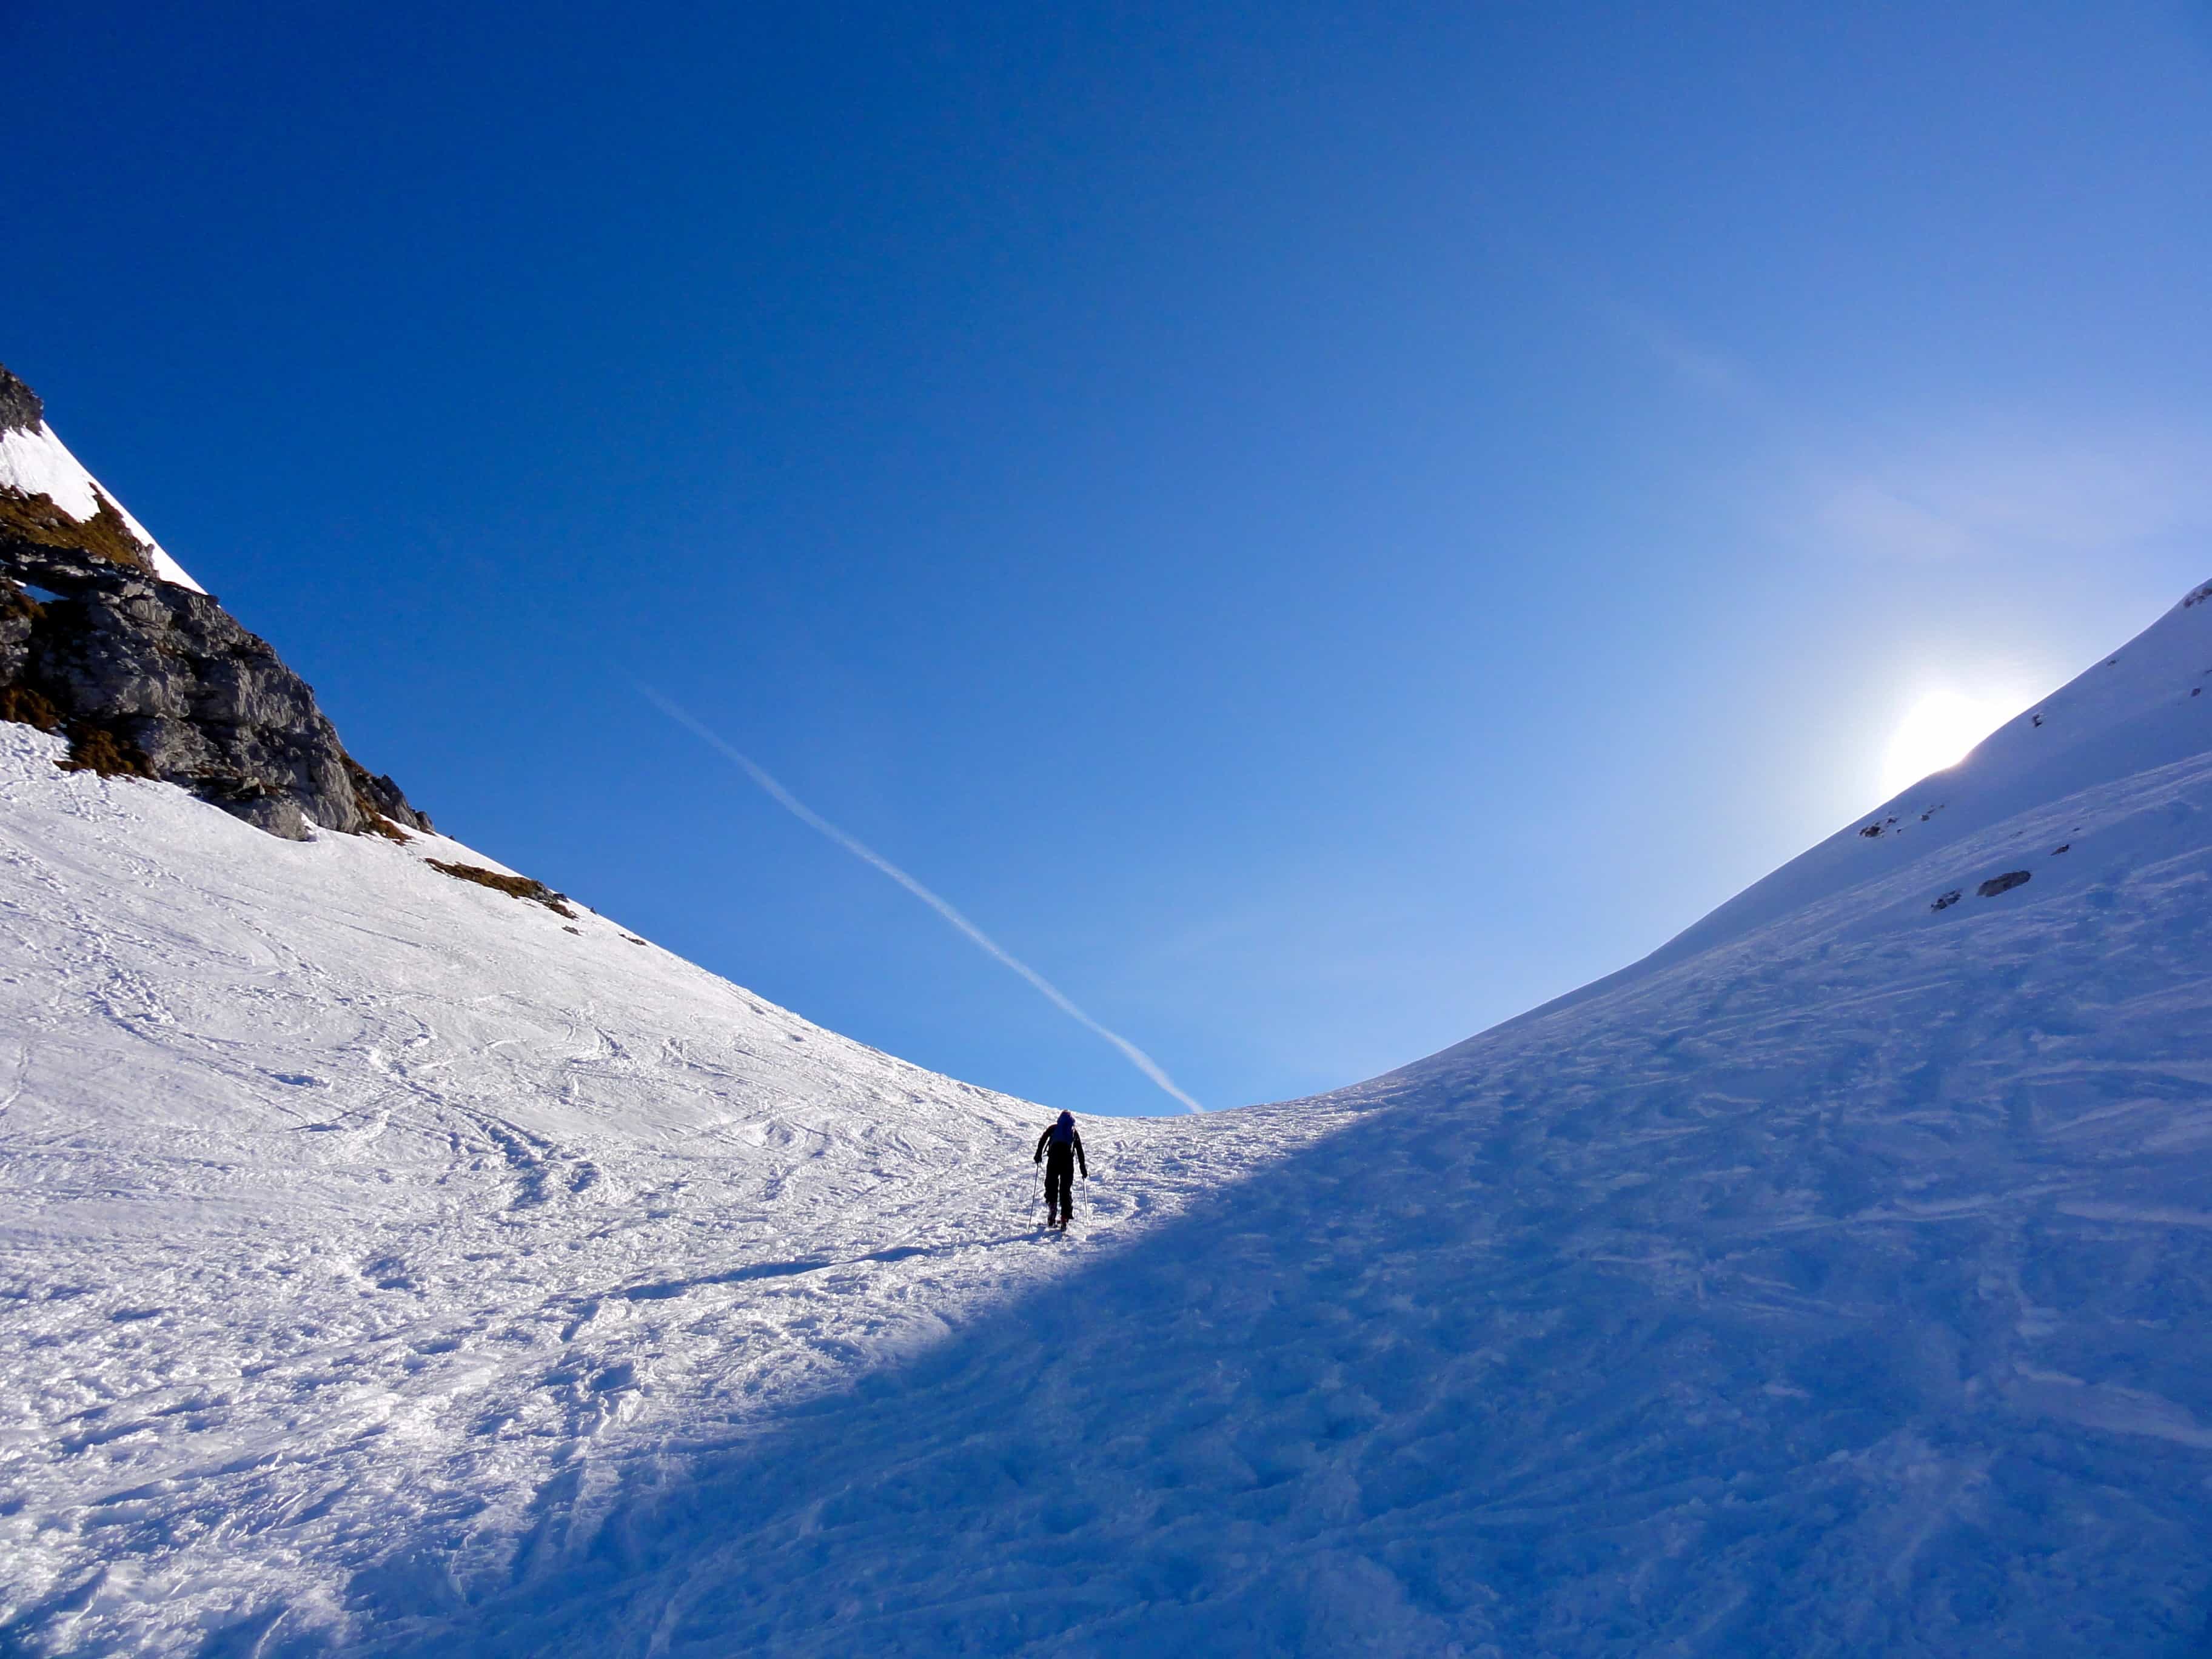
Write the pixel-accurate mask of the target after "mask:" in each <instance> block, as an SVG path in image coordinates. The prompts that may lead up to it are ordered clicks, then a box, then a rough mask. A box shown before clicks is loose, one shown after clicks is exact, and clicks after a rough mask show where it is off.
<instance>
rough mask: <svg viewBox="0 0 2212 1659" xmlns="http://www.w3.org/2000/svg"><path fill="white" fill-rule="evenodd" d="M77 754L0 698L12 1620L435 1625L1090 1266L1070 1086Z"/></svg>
mask: <svg viewBox="0 0 2212 1659" xmlns="http://www.w3.org/2000/svg"><path fill="white" fill-rule="evenodd" d="M61 753H62V748H61V745H60V743H59V740H58V739H57V738H48V737H46V736H44V735H42V734H40V733H39V732H33V731H32V730H30V729H29V728H28V727H25V726H9V725H0V870H4V872H5V874H4V879H0V1194H4V1208H0V1491H4V1492H7V1494H8V1500H7V1502H6V1504H4V1506H0V1632H4V1634H0V1645H3V1644H4V1642H5V1640H6V1639H8V1638H13V1639H14V1640H15V1642H16V1643H17V1644H19V1645H21V1646H22V1647H24V1648H25V1649H27V1650H30V1651H38V1652H46V1651H52V1652H72V1653H76V1652H118V1653H119V1652H131V1653H155V1652H178V1653H190V1652H195V1651H197V1650H198V1649H199V1646H200V1644H201V1643H202V1642H204V1641H205V1640H207V1639H209V1638H210V1632H216V1631H220V1630H222V1629H225V1628H227V1627H228V1626H230V1625H231V1624H232V1623H233V1622H234V1621H236V1620H245V1621H246V1624H247V1625H248V1626H252V1624H253V1623H254V1621H255V1620H264V1621H265V1620H267V1619H269V1618H270V1617H272V1616H274V1615H276V1614H278V1613H281V1614H282V1615H283V1631H284V1632H285V1634H286V1637H287V1638H288V1639H302V1640H306V1639H310V1638H312V1639H314V1640H317V1641H319V1640H320V1639H321V1638H323V1637H324V1636H325V1635H333V1634H338V1633H342V1632H346V1631H349V1630H357V1629H359V1628H361V1627H362V1625H363V1623H364V1620H363V1618H362V1609H364V1608H365V1609H366V1610H367V1614H368V1617H367V1620H366V1623H367V1625H368V1626H370V1627H374V1624H375V1623H376V1615H377V1614H378V1613H379V1612H380V1611H389V1610H391V1609H393V1608H404V1609H405V1610H407V1611H408V1612H409V1613H420V1612H422V1611H423V1610H424V1609H425V1608H428V1607H437V1606H440V1605H441V1604H442V1601H443V1599H444V1598H449V1597H450V1595H451V1594H452V1591H451V1589H450V1587H451V1586H453V1585H470V1586H472V1587H473V1586H480V1585H481V1584H482V1583H484V1582H487V1581H489V1582H504V1580H505V1578H506V1577H507V1575H509V1574H511V1573H513V1572H514V1571H518V1570H519V1569H518V1565H517V1564H518V1562H528V1561H532V1560H537V1561H541V1562H543V1561H550V1560H553V1559H557V1558H558V1556H559V1554H560V1552H561V1549H562V1546H563V1545H564V1544H565V1543H566V1542H567V1541H570V1540H571V1539H572V1538H573V1537H574V1536H578V1535H580V1534H582V1532H583V1531H584V1530H585V1529H586V1522H588V1521H589V1519H590V1518H591V1517H592V1516H593V1515H594V1514H595V1513H596V1512H597V1509H598V1506H599V1504H600V1503H601V1501H602V1499H603V1498H604V1496H605V1489H606V1488H607V1487H608V1486H611V1485H617V1484H619V1481H618V1480H617V1477H616V1476H614V1475H612V1474H609V1473H608V1472H607V1471H608V1470H610V1469H613V1468H631V1467H632V1466H633V1465H641V1466H643V1467H646V1468H658V1467H659V1464H660V1463H661V1462H664V1461H665V1460H666V1459H667V1458H669V1457H671V1456H672V1455H674V1453H675V1449H677V1448H680V1447H682V1446H684V1445H688V1444H690V1443H693V1442H696V1441H697V1440H700V1439H702V1438H705V1439H713V1438H716V1437H725V1436H726V1435H727V1434H729V1433H730V1432H732V1425H735V1424H741V1423H743V1422H744V1421H746V1420H748V1418H749V1416H750V1414H752V1413H756V1412H757V1409H758V1407H759V1406H760V1404H761V1402H762V1401H764V1400H769V1399H773V1400H775V1401H779V1402H782V1403H786V1404H788V1403H790V1402H792V1401H803V1400H805V1399H806V1398H808V1397H809V1396H810V1391H813V1390H818V1389H820V1388H821V1387H822V1386H823V1385H825V1384H826V1383H829V1382H830V1381H831V1380H833V1379H836V1378H837V1377H840V1376H843V1375H845V1374H847V1373H848V1372H849V1371H851V1370H853V1369H854V1367H856V1366H863V1365H866V1364H882V1363H886V1362H888V1361H890V1360H891V1359H892V1358H895V1357H896V1355H898V1354H900V1353H902V1352H906V1351H908V1350H910V1349H913V1348H915V1347H917V1346H920V1345H921V1344H923V1343H925V1342H926V1341H927V1340H931V1339H933V1338H935V1337H938V1336H940V1335H941V1334H943V1333H944V1332H945V1330H946V1329H947V1328H948V1325H947V1322H948V1321H952V1320H957V1319H958V1318H959V1317H960V1316H961V1315H962V1311H963V1309H966V1308H968V1307H969V1306H971V1305H974V1304H978V1303H981V1302H988V1301H991V1300H993V1299H994V1298H1003V1297H1004V1296H1006V1294H1007V1293H1008V1292H1009V1291H1011V1290H1012V1288H1014V1287H1015V1286H1017V1285H1020V1284H1023V1283H1025V1282H1027V1280H1028V1278H1029V1277H1030V1276H1031V1275H1034V1274H1035V1273H1038V1272H1041V1271H1048V1270H1049V1268H1050V1267H1052V1265H1053V1262H1054V1260H1055V1259H1056V1251H1055V1250H1054V1247H1053V1246H1049V1245H1047V1246H1039V1245H1038V1244H1037V1243H1036V1241H1035V1239H1034V1228H1033V1221H1034V1217H1033V1214H1032V1212H1031V1208H1030V1205H1031V1200H1033V1198H1034V1196H1035V1194H1034V1193H1033V1191H1032V1187H1033V1184H1034V1183H1033V1182H1032V1181H1031V1179H1030V1176H1031V1174H1032V1171H1031V1169H1030V1164H1029V1163H1028V1160H1027V1157H1026V1142H1027V1139H1028V1138H1029V1137H1030V1135H1032V1134H1033V1133H1035V1132H1036V1130H1037V1129H1038V1128H1040V1127H1042V1124H1043V1122H1045V1121H1049V1120H1048V1117H1047V1116H1046V1115H1044V1114H1042V1112H1041V1111H1040V1110H1039V1109H1033V1108H1025V1107H1023V1106H1022V1105H1020V1104H1019V1103H1017V1102H1014V1101H1012V1100H1009V1099H1006V1098H1004V1097H999V1096H995V1095H993V1094H990V1093H988V1092H987V1091H981V1090H977V1089H975V1088H972V1087H970V1086H969V1085H964V1084H959V1083H955V1082H952V1081H951V1080H950V1079H945V1078H941V1077H938V1076H935V1075H933V1074H932V1073H926V1072H923V1071H921V1070H919V1069H918V1068H916V1067H914V1066H908V1065H905V1064H903V1063H902V1062H900V1061H897V1060H892V1059H890V1058H889V1057H888V1056H886V1055H884V1054H878V1053H877V1052H875V1051H873V1050H871V1049H868V1048H863V1047H861V1046H860V1045H859V1044H856V1043H854V1042H848V1041H847V1040H845V1039H843V1038H841V1037H838V1036H835V1035H833V1034H831V1033H829V1032H827V1031H824V1030H820V1029H819V1028H817V1027H815V1026H813V1025H810V1024H807V1023H806V1022H805V1021H804V1020H802V1019H799V1018H796V1017H794V1016H793V1015H791V1014H788V1013H787V1012H783V1011H782V1010H781V1009H778V1008H775V1007H772V1006H768V1005H767V1004H764V1003H763V1002H761V1001H760V1000H758V999H757V998H754V997H751V996H750V995H748V994H746V993H744V992H743V991H741V990H739V989H738V988H737V987H733V986H731V985H729V984H727V983H726V982H725V981H720V980H718V979H716V978H714V976H713V975H708V974H706V973H704V972H702V971H701V970H700V969H696V968H694V967H692V966H690V964H688V963H684V962H682V961H680V960H678V959H677V958H675V957H671V956H669V955H668V954H667V953H666V952H665V951H660V950H659V949H657V948H655V947H653V946H652V945H647V944H646V943H644V942H643V941H642V940H640V939H636V938H635V936H634V935H631V934H629V933H626V932H625V931H624V930H623V929H622V928H621V927H617V925H616V924H614V923H612V922H611V921H606V920H605V919H604V918H601V917H599V916H597V915H592V913H590V912H589V911H588V910H584V909H582V908H580V907H574V908H575V909H576V914H575V915H573V916H572V917H567V918H564V917H563V916H562V915H558V914H556V912H555V911H554V910H552V909H551V908H548V907H546V906H545V905H543V904H540V903H535V902H526V901H522V900H518V899H516V898H513V897H510V896H507V895H506V894H503V893H501V892H497V891H493V890H487V889H485V888H484V887H483V886H480V885H477V884H471V883H469V882H465V881H463V880H459V879H457V878H453V877H450V876H448V875H447V874H444V873H441V872H437V871H435V870H433V869H432V868H430V867H429V866H428V863H427V860H432V859H435V860H440V861H441V862H445V863H448V864H459V865H462V866H470V867H474V868H479V869H489V870H491V871H493V872H495V873H501V868H500V866H496V865H495V864H493V863H492V861H490V860H487V859H485V858H483V856H482V855H481V854H476V853H474V852H472V851H471V850H470V849H468V848H464V847H459V846H458V845H456V844H455V843H453V842H447V841H444V840H441V839H440V838H438V837H435V836H415V837H413V838H411V839H410V841H409V842H407V843H406V844H405V845H404V847H403V846H395V845H393V844H392V843H390V842H386V841H382V840H379V839H376V838H373V837H356V836H336V835H324V836H319V837H318V838H317V839H315V840H314V841H313V842H307V843H292V842H278V841H276V840H274V839H273V838H271V837H269V836H264V835H262V834H261V833H259V832H258V830H255V829H251V828H249V827H248V826H246V825H245V824H243V823H239V822H237V821H236V820H234V819H233V818H231V817H228V816H226V815H225V814H223V813H222V812H220V811H216V810H215V809H214V808H212V807H210V806H207V805H203V804H201V803H199V802H197V801H195V800H193V799H191V798H190V797H189V796H186V795H185V794H184V793H181V792H180V791H178V790H176V789H173V788H172V787H168V786H165V785H159V784H148V783H138V782H124V781H104V780H101V779H99V778H97V777H94V776H93V775H89V774H78V775H64V774H62V773H60V772H58V771H57V770H56V769H55V767H54V765H53V761H54V759H55V758H56V757H58V756H59V755H60V754H61ZM1146 1127H1149V1126H1145V1125H1136V1126H1132V1127H1131V1128H1130V1129H1129V1130H1128V1131H1127V1132H1126V1133H1115V1132H1114V1131H1112V1130H1110V1129H1109V1130H1108V1131H1105V1132H1104V1133H1097V1132H1094V1135H1093V1139H1094V1141H1097V1143H1099V1144H1098V1146H1097V1148H1096V1150H1097V1151H1098V1152H1101V1153H1102V1154H1103V1155H1105V1156H1107V1157H1108V1158H1115V1157H1117V1156H1119V1155H1121V1154H1120V1149H1123V1148H1130V1149H1133V1148H1135V1147H1138V1146H1142V1145H1144V1144H1145V1143H1146V1135H1145V1130H1146ZM1121 1161H1123V1162H1125V1163H1126V1161H1127V1158H1126V1156H1122V1157H1121ZM1191 1179H1192V1178H1191V1177H1190V1176H1188V1174H1184V1175H1181V1176H1178V1175H1176V1173H1175V1172H1173V1171H1170V1172H1168V1173H1167V1174H1166V1175H1165V1176H1164V1178H1163V1180H1162V1181H1161V1182H1159V1183H1158V1191H1157V1193H1156V1194H1155V1197H1156V1198H1157V1199H1158V1201H1160V1202H1163V1203H1165V1204H1167V1205H1169V1206H1172V1205H1173V1204H1174V1203H1175V1202H1176V1196H1175V1194H1176V1192H1178V1191H1180V1190H1186V1189H1188V1188H1189V1187H1190V1185H1191ZM1153 1201H1154V1199H1152V1198H1148V1199H1147V1200H1146V1203H1147V1204H1148V1205H1149V1204H1150V1203H1152V1202H1153ZM1133 1212H1134V1206H1133V1205H1132V1203H1131V1202H1129V1201H1128V1200H1118V1201H1117V1200H1113V1199H1109V1200H1107V1201H1106V1202H1104V1203H1103V1204H1102V1205H1101V1206H1099V1207H1098V1209H1097V1212H1096V1215H1095V1218H1094V1219H1095V1222H1096V1225H1097V1229H1098V1230H1099V1231H1100V1232H1101V1233H1106V1232H1110V1231H1112V1229H1113V1228H1114V1227H1115V1225H1119V1224H1120V1223H1121V1222H1123V1221H1124V1220H1126V1219H1127V1218H1130V1217H1131V1216H1132V1215H1133ZM1012 1240H1018V1241H1019V1243H1020V1246H1021V1248H1020V1250H1019V1251H1018V1253H1015V1254H1012V1255H1010V1254H1008V1253H1007V1252H1006V1250H1004V1249H995V1248H994V1247H996V1246H1000V1245H1003V1244H1006V1243H1008V1242H1009V1241H1012ZM623 1478H629V1477H627V1476H625V1477H623Z"/></svg>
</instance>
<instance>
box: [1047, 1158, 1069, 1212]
mask: <svg viewBox="0 0 2212 1659" xmlns="http://www.w3.org/2000/svg"><path fill="white" fill-rule="evenodd" d="M1074 1207H1075V1165H1074V1164H1073V1163H1067V1164H1063V1163H1061V1162H1060V1160H1059V1159H1058V1158H1054V1159H1053V1160H1052V1161H1051V1162H1050V1163H1049V1164H1046V1165H1045V1166H1044V1214H1045V1219H1046V1220H1047V1221H1057V1220H1060V1219H1062V1218H1065V1217H1066V1216H1068V1215H1070V1214H1072V1213H1073V1211H1074Z"/></svg>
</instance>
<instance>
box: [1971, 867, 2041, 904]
mask: <svg viewBox="0 0 2212 1659" xmlns="http://www.w3.org/2000/svg"><path fill="white" fill-rule="evenodd" d="M2028 879H2029V876H2028V872H2027V871H2025V870H2008V871H2006V872H2004V874H2002V875H2001V876H1991V877H1990V878H1989V879H1988V880H1987V881H1985V882H1984V883H1983V884H1981V885H1980V886H1979V887H1977V888H1976V889H1975V891H1976V892H1978V893H1979V894H1980V895H1981V896H1983V897H1984V898H1995V897H1996V896H1997V895H1998V894H1999V893H2009V892H2010V891H2012V890H2013V889H2014V888H2015V887H2021V886H2024V885H2026V884H2027V881H2028Z"/></svg>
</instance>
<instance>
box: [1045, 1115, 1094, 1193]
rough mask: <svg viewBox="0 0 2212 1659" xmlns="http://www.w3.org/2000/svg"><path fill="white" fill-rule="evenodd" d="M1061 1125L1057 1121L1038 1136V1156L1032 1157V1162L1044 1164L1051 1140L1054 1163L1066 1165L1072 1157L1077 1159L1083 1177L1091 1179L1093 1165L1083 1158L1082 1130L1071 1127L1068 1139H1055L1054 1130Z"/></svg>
mask: <svg viewBox="0 0 2212 1659" xmlns="http://www.w3.org/2000/svg"><path fill="white" fill-rule="evenodd" d="M1058 1127H1060V1126H1059V1125H1058V1124H1056V1123H1055V1124H1054V1125H1053V1126H1052V1127H1051V1128H1048V1129H1047V1130H1046V1131H1045V1132H1044V1133H1042V1134H1041V1135H1039V1136H1038V1137H1037V1144H1036V1157H1035V1158H1031V1159H1030V1163H1032V1164H1042V1163H1043V1162H1044V1155H1045V1152H1046V1143H1047V1142H1048V1141H1049V1142H1051V1148H1050V1150H1051V1152H1052V1161H1053V1162H1054V1163H1055V1164H1060V1165H1063V1166H1065V1165H1066V1163H1067V1162H1068V1160H1069V1158H1071V1157H1072V1158H1073V1159H1074V1161H1075V1165H1076V1167H1077V1168H1078V1169H1079V1170H1082V1171H1083V1178H1084V1179H1085V1181H1088V1180H1090V1179H1091V1166H1090V1164H1086V1163H1085V1162H1084V1159H1083V1134H1082V1132H1081V1131H1080V1130H1079V1129H1076V1128H1074V1127H1070V1128H1069V1129H1068V1132H1067V1139H1066V1140H1054V1139H1052V1131H1053V1129H1056V1128H1058Z"/></svg>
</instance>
